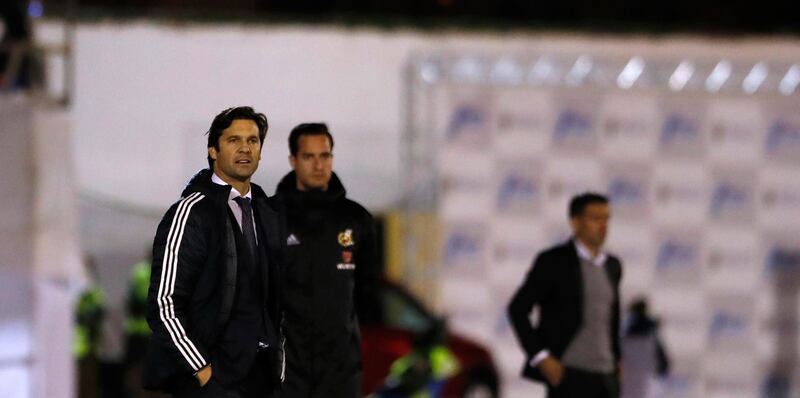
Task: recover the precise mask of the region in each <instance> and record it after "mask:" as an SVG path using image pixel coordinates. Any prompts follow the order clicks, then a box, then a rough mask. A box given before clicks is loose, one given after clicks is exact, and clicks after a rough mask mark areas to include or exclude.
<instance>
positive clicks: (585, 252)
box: [572, 238, 608, 267]
mask: <svg viewBox="0 0 800 398" xmlns="http://www.w3.org/2000/svg"><path fill="white" fill-rule="evenodd" d="M572 241H573V242H575V249H577V250H578V257H580V258H582V259H583V260H586V261H588V262H590V263H592V264H594V265H596V266H598V267H602V266H604V265H605V264H606V260H608V254H606V252H604V251H602V250H601V251H600V253H598V254H597V257H594V258H592V252H591V250H589V248H588V247H586V246H585V245H584V244H583V243H581V242H580V241H579V240H578V239H577V238H574V239H572Z"/></svg>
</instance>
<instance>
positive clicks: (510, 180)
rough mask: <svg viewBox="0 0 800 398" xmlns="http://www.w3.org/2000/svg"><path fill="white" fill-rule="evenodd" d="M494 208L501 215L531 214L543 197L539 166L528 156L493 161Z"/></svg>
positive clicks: (527, 215) (535, 212)
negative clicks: (495, 184) (495, 162)
mask: <svg viewBox="0 0 800 398" xmlns="http://www.w3.org/2000/svg"><path fill="white" fill-rule="evenodd" d="M495 167H496V178H495V180H496V181H497V188H496V193H495V210H496V211H497V213H498V214H501V215H516V216H523V217H534V216H535V215H536V214H537V213H538V211H539V208H540V207H541V202H542V200H543V197H544V192H543V189H542V177H541V175H542V174H543V170H542V169H541V167H540V166H538V165H537V162H533V161H530V160H525V159H522V160H511V159H504V160H501V161H498V162H497V164H496V166H495Z"/></svg>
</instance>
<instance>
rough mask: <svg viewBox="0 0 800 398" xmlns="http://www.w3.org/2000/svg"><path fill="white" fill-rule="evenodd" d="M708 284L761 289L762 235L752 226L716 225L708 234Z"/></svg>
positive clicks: (718, 287)
mask: <svg viewBox="0 0 800 398" xmlns="http://www.w3.org/2000/svg"><path fill="white" fill-rule="evenodd" d="M705 237H706V247H707V251H706V256H705V261H704V263H705V283H706V288H707V289H708V290H710V291H737V292H741V293H743V294H749V293H752V292H755V291H757V289H758V288H759V286H760V285H759V284H760V282H761V279H760V278H759V274H760V269H759V266H758V264H759V256H758V252H759V243H760V242H759V237H758V233H757V232H755V231H753V230H752V229H740V230H733V229H730V228H712V229H710V230H709V231H708V232H707V233H706V235H705Z"/></svg>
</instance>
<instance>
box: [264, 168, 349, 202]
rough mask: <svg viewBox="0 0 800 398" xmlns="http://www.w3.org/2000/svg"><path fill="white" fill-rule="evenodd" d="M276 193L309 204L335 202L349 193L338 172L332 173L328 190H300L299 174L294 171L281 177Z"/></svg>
mask: <svg viewBox="0 0 800 398" xmlns="http://www.w3.org/2000/svg"><path fill="white" fill-rule="evenodd" d="M275 193H276V194H280V195H284V196H286V197H287V198H288V199H289V200H290V201H293V202H301V203H303V204H308V205H315V204H317V205H323V204H327V203H333V202H335V201H336V200H338V199H340V198H343V197H345V196H346V195H347V191H346V190H345V189H344V185H342V181H341V180H339V177H338V176H337V175H336V173H331V180H330V181H329V182H328V189H327V190H325V191H300V190H298V189H297V176H296V175H295V172H294V171H291V172H289V174H286V175H285V176H284V177H283V178H282V179H281V182H280V183H278V188H277V189H275Z"/></svg>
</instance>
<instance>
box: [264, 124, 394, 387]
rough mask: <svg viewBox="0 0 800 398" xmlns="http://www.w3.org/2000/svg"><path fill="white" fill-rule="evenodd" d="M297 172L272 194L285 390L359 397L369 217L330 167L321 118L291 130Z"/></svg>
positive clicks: (369, 268)
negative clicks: (281, 247)
mask: <svg viewBox="0 0 800 398" xmlns="http://www.w3.org/2000/svg"><path fill="white" fill-rule="evenodd" d="M289 150H290V155H289V163H290V164H291V166H292V169H293V171H292V172H290V173H289V174H287V175H286V176H285V177H283V179H282V180H281V182H280V183H279V184H278V187H277V192H276V195H275V196H274V197H273V199H274V200H275V203H276V208H278V209H280V210H279V213H280V214H285V216H286V226H287V230H286V235H284V236H282V237H281V239H282V240H283V241H284V242H285V244H286V247H287V264H286V268H285V273H286V275H285V284H284V286H283V293H284V301H283V303H284V308H285V322H284V333H285V335H286V362H287V369H286V381H285V383H284V386H283V390H282V391H281V392H280V394H279V395H280V396H281V397H287V398H289V397H291V398H295V397H297V398H300V397H302V398H310V397H320V398H322V397H324V398H337V397H340V398H355V397H360V396H361V348H360V334H359V329H358V319H357V315H356V305H355V303H356V302H357V301H358V300H365V301H372V302H377V300H378V298H377V293H376V289H377V284H376V282H377V278H378V274H379V268H378V263H377V262H378V258H377V256H378V253H377V250H378V249H377V242H376V237H375V229H374V228H375V226H374V223H373V219H372V216H371V215H370V213H369V212H368V211H367V210H366V209H364V207H362V206H361V205H359V204H358V203H356V202H354V201H352V200H350V199H348V198H347V197H346V191H345V189H344V186H343V185H342V183H341V181H340V180H339V178H338V177H337V176H336V173H334V172H333V136H332V135H331V133H330V132H329V131H328V126H326V125H325V124H322V123H307V124H301V125H299V126H297V127H295V128H294V129H293V130H292V132H291V134H290V135H289Z"/></svg>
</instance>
